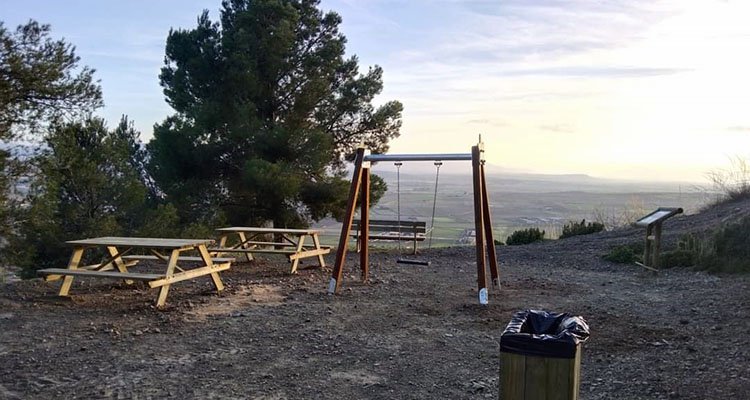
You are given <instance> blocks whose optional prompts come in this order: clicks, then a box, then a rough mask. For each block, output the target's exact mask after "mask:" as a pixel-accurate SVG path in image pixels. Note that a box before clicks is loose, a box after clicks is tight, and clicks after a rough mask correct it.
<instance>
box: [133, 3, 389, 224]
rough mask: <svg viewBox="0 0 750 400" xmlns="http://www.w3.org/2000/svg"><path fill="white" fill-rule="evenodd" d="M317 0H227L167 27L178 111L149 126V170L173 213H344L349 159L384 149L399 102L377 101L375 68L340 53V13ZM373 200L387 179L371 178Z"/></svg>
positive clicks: (256, 216) (297, 217) (286, 218)
mask: <svg viewBox="0 0 750 400" xmlns="http://www.w3.org/2000/svg"><path fill="white" fill-rule="evenodd" d="M318 4H319V2H318V1H317V0H297V1H292V0H255V1H251V0H230V1H225V2H223V8H222V10H221V17H220V23H219V22H213V21H211V20H210V19H209V17H208V14H207V12H204V13H203V14H202V15H201V16H200V17H199V18H198V26H197V27H195V28H194V29H188V30H173V31H171V32H170V33H169V36H168V38H167V45H166V55H165V65H164V67H163V68H162V70H161V75H160V82H161V85H162V87H163V88H164V93H165V95H166V98H167V102H168V103H169V104H170V105H171V106H172V107H173V108H174V109H175V111H176V112H177V113H176V114H175V115H173V116H171V117H169V118H167V119H166V120H165V121H164V122H163V123H161V124H159V125H157V126H156V128H155V132H154V139H153V141H152V142H151V143H149V146H148V149H149V150H150V152H151V154H152V159H151V162H150V165H149V171H150V173H151V175H152V176H153V177H154V179H155V180H156V182H157V183H158V186H159V188H160V189H161V190H162V191H163V192H164V193H165V194H166V196H167V199H168V200H169V201H170V202H173V203H174V204H175V205H176V206H177V209H178V210H179V212H180V214H181V215H180V217H181V218H183V219H189V220H191V221H201V223H204V224H207V225H210V224H211V223H213V221H216V220H220V219H223V218H225V219H227V220H228V221H229V223H231V224H243V225H244V224H252V225H255V224H262V223H264V222H266V221H268V220H272V221H273V223H274V225H275V226H280V227H281V226H303V225H307V224H309V223H310V221H313V220H318V219H320V218H323V217H325V216H327V215H333V216H340V214H341V212H342V211H343V209H344V208H345V204H346V196H347V194H348V184H347V182H346V179H345V175H346V174H345V172H346V171H345V169H344V163H343V161H344V159H345V158H347V157H350V156H351V155H352V154H353V153H354V150H355V148H356V146H357V145H358V144H359V143H363V144H364V145H366V146H367V147H369V148H370V149H371V150H372V151H373V152H376V153H382V152H385V151H386V150H387V149H388V142H389V140H391V139H392V138H395V137H397V136H398V134H399V129H400V126H401V111H402V106H401V104H400V103H399V102H396V101H391V102H386V103H384V104H383V105H382V106H380V107H377V108H376V107H374V106H373V105H372V101H373V99H374V97H375V96H376V95H377V94H379V93H380V92H381V91H382V89H383V84H382V73H383V72H382V69H381V68H380V67H378V66H375V67H372V68H370V69H369V70H368V71H367V73H364V74H360V73H359V67H358V62H357V58H356V57H350V58H345V57H344V54H345V42H346V39H345V37H344V35H343V34H341V33H340V32H339V30H338V26H339V24H340V23H341V17H340V16H339V15H338V14H336V13H334V12H327V13H323V12H322V11H320V10H319V9H318ZM373 188H374V189H376V190H374V192H373V202H374V201H377V200H378V199H379V198H380V196H381V195H382V193H383V191H384V190H382V191H381V189H384V183H383V182H382V180H379V181H377V184H376V180H375V179H374V180H373Z"/></svg>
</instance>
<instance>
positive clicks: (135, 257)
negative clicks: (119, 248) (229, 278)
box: [122, 249, 234, 263]
mask: <svg viewBox="0 0 750 400" xmlns="http://www.w3.org/2000/svg"><path fill="white" fill-rule="evenodd" d="M210 250H211V249H209V251H210ZM122 259H123V260H133V261H140V260H143V261H157V260H162V261H167V260H168V259H169V257H164V258H161V257H158V256H151V255H130V256H122ZM211 259H212V260H213V262H215V263H226V262H234V257H212V258H211ZM178 261H203V259H202V258H200V257H187V256H180V258H178Z"/></svg>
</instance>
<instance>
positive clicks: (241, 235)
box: [237, 232, 253, 262]
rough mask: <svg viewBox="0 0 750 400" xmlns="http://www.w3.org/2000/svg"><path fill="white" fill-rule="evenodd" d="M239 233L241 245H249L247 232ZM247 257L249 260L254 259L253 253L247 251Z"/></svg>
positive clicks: (245, 246) (243, 246) (244, 246)
mask: <svg viewBox="0 0 750 400" xmlns="http://www.w3.org/2000/svg"><path fill="white" fill-rule="evenodd" d="M237 235H238V236H239V237H240V243H242V244H241V245H240V247H242V248H247V247H249V246H248V245H247V244H245V243H246V242H247V240H248V239H247V237H246V236H245V232H237ZM245 258H246V259H247V261H248V262H250V261H253V255H252V253H245Z"/></svg>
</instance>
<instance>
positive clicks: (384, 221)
mask: <svg viewBox="0 0 750 400" xmlns="http://www.w3.org/2000/svg"><path fill="white" fill-rule="evenodd" d="M360 221H361V220H359V219H355V220H353V221H352V225H353V226H359V223H360ZM370 224H371V225H382V226H389V225H391V226H399V221H398V220H395V219H394V220H389V219H371V220H370ZM400 226H402V227H408V226H413V227H422V228H424V227H426V226H427V222H426V221H411V220H401V221H400Z"/></svg>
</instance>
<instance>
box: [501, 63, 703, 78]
mask: <svg viewBox="0 0 750 400" xmlns="http://www.w3.org/2000/svg"><path fill="white" fill-rule="evenodd" d="M690 71H692V69H689V68H654V67H618V66H599V67H588V66H567V67H549V68H532V69H522V70H511V71H505V72H504V74H505V75H507V76H558V77H576V78H638V77H650V76H660V75H673V74H679V73H683V72H690Z"/></svg>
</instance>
